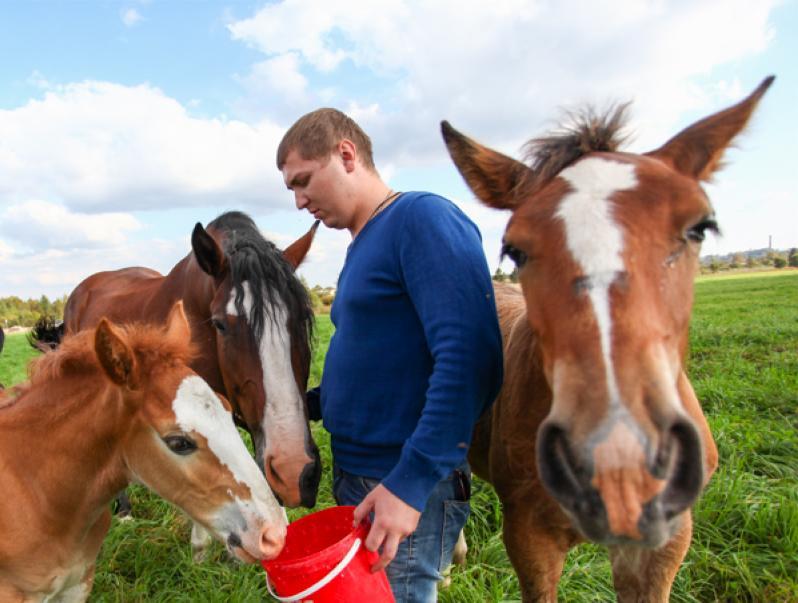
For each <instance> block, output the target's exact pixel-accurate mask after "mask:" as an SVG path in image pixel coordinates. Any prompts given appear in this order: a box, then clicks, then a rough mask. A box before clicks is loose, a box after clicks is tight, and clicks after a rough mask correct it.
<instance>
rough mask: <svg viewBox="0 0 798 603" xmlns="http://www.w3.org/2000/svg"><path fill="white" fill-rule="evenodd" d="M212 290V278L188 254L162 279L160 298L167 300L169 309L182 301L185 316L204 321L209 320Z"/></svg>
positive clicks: (191, 254)
mask: <svg viewBox="0 0 798 603" xmlns="http://www.w3.org/2000/svg"><path fill="white" fill-rule="evenodd" d="M214 290H215V285H214V281H213V278H212V277H211V276H209V275H208V274H207V273H205V272H203V271H202V269H201V268H200V267H199V266H198V265H197V262H196V261H194V259H193V253H189V254H188V255H187V256H186V257H184V258H183V259H182V260H180V261H179V262H178V263H177V264H175V265H174V267H173V268H172V270H170V271H169V274H167V275H166V277H164V281H163V283H162V285H161V297H164V298H168V301H169V304H170V308H171V304H174V303H175V302H177V301H178V300H183V305H184V307H185V309H186V313H187V314H189V315H192V314H193V315H196V316H200V317H202V318H203V319H205V318H210V306H211V301H212V300H213V296H214ZM192 326H193V325H192Z"/></svg>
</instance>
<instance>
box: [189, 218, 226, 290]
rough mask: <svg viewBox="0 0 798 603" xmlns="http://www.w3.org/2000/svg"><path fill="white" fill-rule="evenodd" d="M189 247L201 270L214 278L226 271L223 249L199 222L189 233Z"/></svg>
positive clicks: (219, 276)
mask: <svg viewBox="0 0 798 603" xmlns="http://www.w3.org/2000/svg"><path fill="white" fill-rule="evenodd" d="M191 249H192V250H193V251H194V257H195V258H196V260H197V264H199V267H200V268H202V270H203V272H205V273H207V274H209V275H210V276H212V277H214V278H221V277H222V276H224V273H225V272H226V271H227V259H226V258H225V257H224V251H222V248H221V247H220V246H219V243H217V242H216V239H214V238H213V237H212V236H211V235H209V234H208V231H207V230H205V228H203V226H202V224H201V223H199V222H197V225H196V226H194V231H193V232H192V233H191Z"/></svg>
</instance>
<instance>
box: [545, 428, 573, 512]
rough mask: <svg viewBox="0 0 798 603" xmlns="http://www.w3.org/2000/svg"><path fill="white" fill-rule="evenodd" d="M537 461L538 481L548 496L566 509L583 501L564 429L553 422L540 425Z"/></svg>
mask: <svg viewBox="0 0 798 603" xmlns="http://www.w3.org/2000/svg"><path fill="white" fill-rule="evenodd" d="M537 461H538V472H539V474H540V479H541V481H542V482H543V485H544V486H545V488H546V489H547V490H548V491H549V493H550V494H551V495H552V496H553V497H554V498H556V499H557V500H558V501H559V502H560V504H562V505H563V506H565V507H566V508H569V509H573V508H574V505H575V504H577V503H578V502H579V501H580V500H582V499H583V494H584V488H583V487H582V486H581V484H580V482H579V478H578V476H577V473H578V469H577V467H576V463H575V462H574V459H573V454H572V452H571V449H570V446H569V445H568V438H567V435H566V433H565V430H564V429H563V428H562V427H560V426H559V425H556V424H554V423H544V424H543V425H542V426H541V428H540V432H539V435H538V442H537Z"/></svg>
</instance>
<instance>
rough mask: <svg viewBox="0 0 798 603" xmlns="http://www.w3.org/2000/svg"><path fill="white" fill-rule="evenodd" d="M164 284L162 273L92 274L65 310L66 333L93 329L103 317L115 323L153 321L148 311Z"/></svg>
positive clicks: (135, 270)
mask: <svg viewBox="0 0 798 603" xmlns="http://www.w3.org/2000/svg"><path fill="white" fill-rule="evenodd" d="M163 280H164V277H163V275H161V274H160V273H159V272H157V271H155V270H152V269H150V268H142V267H135V268H122V269H120V270H111V271H106V272H97V273H96V274H92V275H91V276H90V277H88V278H86V279H85V280H84V281H82V282H81V283H80V284H79V285H78V286H77V287H76V288H75V290H74V291H73V292H72V293H71V294H70V296H69V299H68V300H67V303H66V306H65V307H64V325H65V331H66V333H77V332H78V331H81V330H83V329H87V328H90V327H93V326H95V325H96V324H97V323H99V321H100V319H101V318H103V317H106V318H108V319H110V320H113V321H142V320H145V319H149V320H151V319H152V318H153V317H152V316H148V315H147V312H148V308H149V307H150V306H151V301H152V300H153V299H154V298H155V297H156V296H157V294H158V292H159V289H160V286H161V284H162V283H163ZM167 311H168V307H167ZM164 316H165V315H164Z"/></svg>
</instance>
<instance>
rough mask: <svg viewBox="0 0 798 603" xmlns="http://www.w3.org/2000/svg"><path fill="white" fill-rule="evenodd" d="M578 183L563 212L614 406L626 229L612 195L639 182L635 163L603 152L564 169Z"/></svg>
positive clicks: (559, 212) (560, 215)
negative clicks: (618, 284)
mask: <svg viewBox="0 0 798 603" xmlns="http://www.w3.org/2000/svg"><path fill="white" fill-rule="evenodd" d="M560 177H561V178H563V179H564V180H566V181H567V182H568V183H569V184H570V185H571V188H572V189H573V190H572V191H571V192H570V193H568V194H567V195H566V196H565V197H563V199H562V201H560V207H559V208H558V210H557V214H556V215H557V217H558V218H560V219H561V220H562V221H563V223H564V225H565V239H566V242H567V245H568V250H569V251H570V252H571V255H572V256H573V258H574V260H575V261H576V263H577V264H578V265H579V266H580V268H581V269H582V272H583V276H584V277H586V278H587V279H588V280H589V286H588V288H587V291H588V296H589V297H590V301H591V304H592V305H593V312H595V314H596V323H597V324H598V329H599V336H600V341H601V351H602V355H603V357H604V369H605V373H606V377H607V389H608V393H609V399H610V407H611V408H612V407H616V406H617V405H618V404H619V403H620V396H619V392H618V383H617V380H616V378H615V370H614V367H613V363H612V314H611V313H610V296H609V293H610V286H611V285H612V283H613V281H614V280H615V277H616V275H617V274H618V273H620V272H623V271H624V270H625V269H624V264H623V257H622V252H623V231H622V230H621V228H620V227H619V226H618V224H617V222H616V221H615V219H614V217H613V215H612V203H611V198H612V196H613V195H614V194H615V193H616V192H618V191H622V190H629V189H633V188H635V187H636V186H637V178H636V176H635V169H634V166H632V165H630V164H627V163H618V162H615V161H608V160H606V159H600V158H597V157H589V158H587V159H583V160H582V161H580V162H578V163H577V164H575V165H573V166H571V167H569V168H566V169H564V170H563V171H562V172H560Z"/></svg>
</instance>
